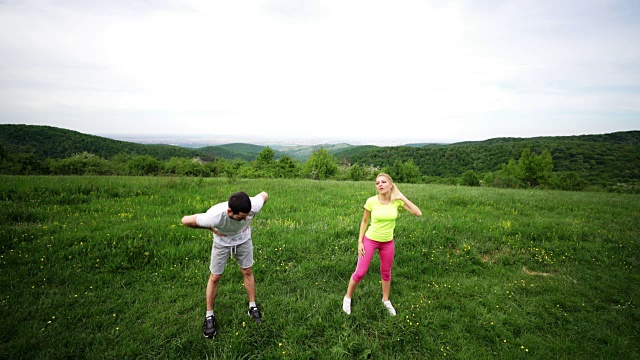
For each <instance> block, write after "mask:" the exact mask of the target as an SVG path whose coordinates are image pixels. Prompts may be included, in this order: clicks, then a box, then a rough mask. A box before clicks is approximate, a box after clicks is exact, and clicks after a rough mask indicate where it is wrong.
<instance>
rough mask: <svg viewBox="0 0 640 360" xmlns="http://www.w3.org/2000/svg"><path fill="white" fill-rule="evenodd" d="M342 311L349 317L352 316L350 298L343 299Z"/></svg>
mask: <svg viewBox="0 0 640 360" xmlns="http://www.w3.org/2000/svg"><path fill="white" fill-rule="evenodd" d="M342 311H344V312H346V313H347V315H351V299H349V298H348V297H345V298H344V299H342Z"/></svg>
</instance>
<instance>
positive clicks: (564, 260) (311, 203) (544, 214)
mask: <svg viewBox="0 0 640 360" xmlns="http://www.w3.org/2000/svg"><path fill="white" fill-rule="evenodd" d="M400 189H401V190H402V191H403V192H404V193H405V194H406V195H407V197H409V198H410V199H411V200H412V201H413V202H414V203H416V204H417V205H418V206H419V207H420V208H421V209H422V211H423V213H424V216H423V217H414V216H411V215H410V214H408V213H406V212H405V213H402V214H401V216H400V218H399V219H398V221H397V227H396V260H395V263H394V269H393V285H392V289H391V300H392V301H393V303H394V306H395V308H396V310H397V311H398V316H396V317H391V316H390V315H389V314H388V313H387V312H386V310H385V309H384V307H383V306H382V304H381V301H380V299H381V290H380V274H379V271H378V264H379V262H378V260H377V259H376V258H375V257H374V261H373V262H372V265H371V269H370V271H369V274H368V275H367V276H366V277H365V279H364V280H363V282H362V283H361V284H360V287H359V288H358V290H357V291H356V294H355V296H354V298H353V308H352V314H351V315H350V316H348V315H346V314H344V313H343V312H342V310H341V304H342V297H343V296H344V293H345V291H346V287H347V283H348V280H349V277H350V275H351V273H352V272H353V270H354V268H355V263H356V256H357V255H356V245H357V244H356V240H357V233H358V227H359V223H360V220H361V217H362V205H363V204H364V201H365V199H366V198H367V197H368V196H371V195H374V194H375V188H374V184H373V182H332V181H322V182H321V181H310V180H264V179H262V180H238V181H235V182H232V181H229V180H227V179H197V178H153V177H139V178H136V177H0V201H1V203H0V205H1V206H0V241H1V249H0V290H1V291H0V316H1V317H2V321H0V358H7V359H9V358H10V359H15V358H25V359H36V358H52V359H56V358H60V359H62V358H117V359H121V358H154V359H156V358H171V359H194V358H216V359H256V358H291V359H324V358H328V359H336V358H345V359H347V358H362V359H366V358H373V359H389V358H395V359H415V358H450V359H451V358H453V359H550V358H560V359H564V358H567V359H569V358H570V359H593V358H598V359H638V358H640V340H639V336H640V312H639V310H638V299H639V297H640V286H639V285H640V266H639V264H638V261H639V255H640V243H639V242H640V240H639V239H638V237H639V235H640V196H638V195H624V194H609V193H584V192H581V193H574V192H554V191H532V190H528V191H520V190H503V189H495V188H467V187H450V186H435V185H402V184H401V185H400ZM238 190H243V191H246V192H248V193H249V194H250V195H254V194H256V193H258V192H260V191H263V190H264V191H267V192H268V193H269V195H270V199H269V202H268V203H267V204H266V206H265V207H264V209H263V211H262V212H261V213H260V214H259V215H258V217H256V219H255V220H254V222H253V228H254V230H253V231H254V232H253V235H254V245H255V257H256V264H255V266H254V271H255V276H256V284H257V291H258V299H257V300H258V304H259V305H260V306H261V309H262V313H263V317H264V322H263V323H262V324H254V323H253V322H252V321H251V319H250V318H249V317H248V316H247V314H246V308H247V298H246V293H245V291H244V287H243V284H242V276H241V274H240V272H239V270H238V268H237V265H236V264H235V263H234V262H230V263H229V265H228V266H227V269H226V272H225V275H224V276H223V278H222V280H221V285H220V290H219V296H218V301H217V304H216V309H215V310H216V316H217V320H218V333H219V334H218V336H217V337H216V338H215V339H213V340H209V339H203V338H202V335H201V331H202V321H203V319H204V312H205V302H204V294H205V285H206V281H207V278H208V262H209V254H210V248H211V233H210V232H208V231H206V230H194V229H188V228H185V227H183V226H182V225H181V224H180V219H181V217H182V216H183V215H188V214H193V213H197V212H204V211H205V210H207V209H208V208H209V207H210V206H211V205H213V204H215V203H217V202H221V201H225V200H226V198H227V196H228V195H229V194H230V193H231V192H234V191H238Z"/></svg>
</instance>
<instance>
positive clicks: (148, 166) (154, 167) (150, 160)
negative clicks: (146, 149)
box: [129, 155, 161, 175]
mask: <svg viewBox="0 0 640 360" xmlns="http://www.w3.org/2000/svg"><path fill="white" fill-rule="evenodd" d="M160 166H161V164H160V161H158V160H157V159H156V158H154V157H152V156H149V155H140V156H136V157H134V158H133V159H131V161H129V172H130V173H131V175H157V174H158V170H160Z"/></svg>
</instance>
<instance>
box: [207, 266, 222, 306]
mask: <svg viewBox="0 0 640 360" xmlns="http://www.w3.org/2000/svg"><path fill="white" fill-rule="evenodd" d="M221 276H222V275H215V274H211V275H210V276H209V282H207V311H213V306H214V305H215V303H216V296H217V295H218V283H219V282H220V277H221Z"/></svg>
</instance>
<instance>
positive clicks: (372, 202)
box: [364, 195, 404, 242]
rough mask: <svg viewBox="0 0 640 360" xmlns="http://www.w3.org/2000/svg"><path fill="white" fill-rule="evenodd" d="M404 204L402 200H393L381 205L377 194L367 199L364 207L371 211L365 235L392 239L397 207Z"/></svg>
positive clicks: (384, 239)
mask: <svg viewBox="0 0 640 360" xmlns="http://www.w3.org/2000/svg"><path fill="white" fill-rule="evenodd" d="M403 206H404V202H403V201H402V200H394V201H392V202H391V203H389V204H387V205H383V204H381V203H380V200H378V196H377V195H376V196H372V197H370V198H368V199H367V201H366V202H365V204H364V208H365V209H367V210H369V211H371V224H369V228H368V229H367V231H366V232H365V236H366V237H367V238H369V239H371V240H375V241H380V242H387V241H391V240H393V229H394V228H395V227H396V218H397V217H398V209H400V208H402V207H403Z"/></svg>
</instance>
